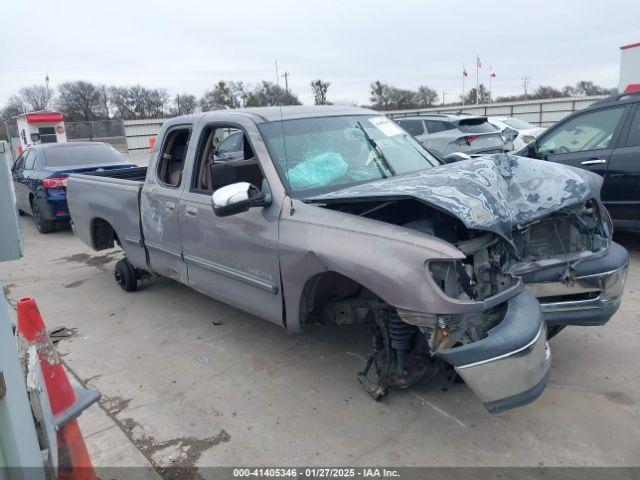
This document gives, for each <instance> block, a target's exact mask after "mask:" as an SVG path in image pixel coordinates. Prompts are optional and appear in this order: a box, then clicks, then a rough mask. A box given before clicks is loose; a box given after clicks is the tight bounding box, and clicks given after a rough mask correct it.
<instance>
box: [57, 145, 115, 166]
mask: <svg viewBox="0 0 640 480" xmlns="http://www.w3.org/2000/svg"><path fill="white" fill-rule="evenodd" d="M44 152H45V154H44V156H45V164H46V165H48V166H50V167H66V166H76V165H99V164H104V163H118V162H123V161H124V156H123V155H122V154H121V153H120V152H118V151H117V150H116V149H115V148H113V147H112V146H111V145H106V144H104V143H96V144H94V145H73V144H70V145H69V146H56V147H53V148H46V149H44Z"/></svg>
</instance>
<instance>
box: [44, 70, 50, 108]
mask: <svg viewBox="0 0 640 480" xmlns="http://www.w3.org/2000/svg"><path fill="white" fill-rule="evenodd" d="M44 83H45V85H46V86H47V108H46V109H45V110H49V108H50V106H49V99H50V98H51V97H50V95H49V72H47V75H46V76H45V77H44Z"/></svg>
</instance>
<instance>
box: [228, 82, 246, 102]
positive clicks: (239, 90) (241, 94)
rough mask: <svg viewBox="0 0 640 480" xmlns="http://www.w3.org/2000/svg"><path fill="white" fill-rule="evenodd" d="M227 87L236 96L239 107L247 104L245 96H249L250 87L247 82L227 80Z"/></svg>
mask: <svg viewBox="0 0 640 480" xmlns="http://www.w3.org/2000/svg"><path fill="white" fill-rule="evenodd" d="M229 88H230V89H231V93H232V94H233V96H234V97H235V98H236V100H237V102H238V104H239V106H240V107H246V106H247V98H249V92H250V90H251V89H250V87H249V85H248V84H246V83H244V82H242V81H237V82H229Z"/></svg>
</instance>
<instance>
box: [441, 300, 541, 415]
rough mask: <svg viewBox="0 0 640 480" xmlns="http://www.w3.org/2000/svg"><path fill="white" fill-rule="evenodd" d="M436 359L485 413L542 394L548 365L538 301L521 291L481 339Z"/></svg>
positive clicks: (523, 403)
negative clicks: (450, 368) (452, 371)
mask: <svg viewBox="0 0 640 480" xmlns="http://www.w3.org/2000/svg"><path fill="white" fill-rule="evenodd" d="M437 355H438V356H440V357H441V358H442V359H444V360H445V361H446V362H447V363H449V364H451V365H453V367H454V368H455V370H456V372H457V373H458V374H459V375H460V377H462V379H463V380H464V381H465V383H466V384H467V386H469V388H471V390H473V392H474V393H475V394H476V395H477V396H478V398H479V399H480V400H481V401H482V403H483V405H484V406H485V408H486V409H487V410H488V411H489V412H491V413H498V412H502V411H504V410H508V409H510V408H514V407H518V406H521V405H525V404H527V403H529V402H532V401H533V400H535V399H536V398H538V396H540V394H541V393H542V391H543V390H544V388H545V386H546V384H547V379H548V375H549V367H550V365H551V352H550V350H549V345H548V343H547V333H546V327H545V322H544V320H543V317H542V312H541V309H540V304H539V302H538V300H537V299H536V297H535V296H534V295H533V294H531V293H530V292H529V291H527V290H523V291H522V292H520V293H519V294H518V295H516V296H514V297H513V298H511V299H510V300H509V301H508V302H507V310H506V313H505V315H504V318H503V320H502V321H501V322H500V323H499V324H498V325H496V326H495V327H493V328H492V329H491V330H489V331H488V332H487V336H486V338H484V339H482V340H479V341H477V342H473V343H468V344H466V345H462V346H460V347H456V348H449V349H444V350H440V351H438V352H437Z"/></svg>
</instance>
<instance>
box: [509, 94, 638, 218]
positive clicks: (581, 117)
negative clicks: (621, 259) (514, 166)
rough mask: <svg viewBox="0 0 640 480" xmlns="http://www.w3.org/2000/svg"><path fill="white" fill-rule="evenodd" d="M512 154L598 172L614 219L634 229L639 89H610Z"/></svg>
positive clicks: (636, 213)
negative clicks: (622, 91) (611, 92)
mask: <svg viewBox="0 0 640 480" xmlns="http://www.w3.org/2000/svg"><path fill="white" fill-rule="evenodd" d="M517 155H521V156H525V157H531V158H539V159H543V160H550V161H552V162H558V163H563V164H565V165H571V166H574V167H580V168H584V169H586V170H591V171H592V172H595V173H598V174H599V175H601V176H603V177H604V183H603V185H602V191H601V195H602V201H603V202H604V204H605V206H606V207H607V209H608V210H609V212H610V214H611V216H612V217H613V222H614V225H615V226H616V227H618V228H620V229H631V230H640V92H636V93H631V94H622V95H614V96H612V97H608V98H605V99H602V100H600V101H598V102H596V103H594V104H592V105H590V106H589V107H587V108H585V109H584V110H580V111H579V112H577V113H574V114H573V115H570V116H568V117H567V118H565V119H563V120H561V121H560V122H558V123H556V124H555V125H554V126H552V127H551V128H549V129H548V130H547V131H546V132H544V133H543V134H542V135H540V136H539V137H538V138H537V140H536V141H535V142H533V143H531V144H529V145H527V146H526V147H524V148H523V149H521V150H520V151H518V152H517Z"/></svg>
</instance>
